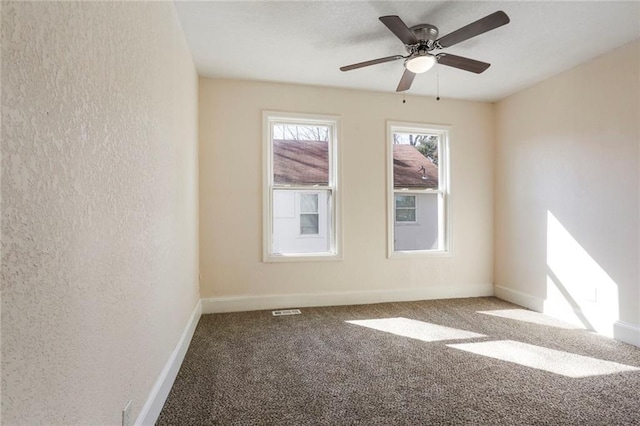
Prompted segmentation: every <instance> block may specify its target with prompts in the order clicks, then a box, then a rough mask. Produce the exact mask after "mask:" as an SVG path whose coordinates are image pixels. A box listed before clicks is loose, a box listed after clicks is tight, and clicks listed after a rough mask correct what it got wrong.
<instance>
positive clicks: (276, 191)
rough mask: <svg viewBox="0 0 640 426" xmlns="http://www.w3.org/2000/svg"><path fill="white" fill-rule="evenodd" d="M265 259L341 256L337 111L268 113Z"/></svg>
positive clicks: (265, 118) (311, 258) (266, 116)
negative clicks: (329, 114)
mask: <svg viewBox="0 0 640 426" xmlns="http://www.w3.org/2000/svg"><path fill="white" fill-rule="evenodd" d="M264 132H265V136H264V139H265V146H264V153H265V177H264V181H265V188H264V195H265V196H264V209H265V214H264V220H265V221H264V256H263V257H264V260H265V261H283V260H318V259H336V258H339V244H338V223H337V218H338V217H339V215H338V214H337V212H338V207H339V202H338V193H337V182H338V167H337V161H338V159H337V135H338V119H337V118H336V117H326V116H314V115H303V114H285V113H275V112H265V113H264Z"/></svg>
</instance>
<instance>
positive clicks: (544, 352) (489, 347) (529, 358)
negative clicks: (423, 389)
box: [447, 340, 640, 378]
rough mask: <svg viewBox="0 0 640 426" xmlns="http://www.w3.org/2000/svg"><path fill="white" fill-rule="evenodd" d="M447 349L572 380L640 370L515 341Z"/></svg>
mask: <svg viewBox="0 0 640 426" xmlns="http://www.w3.org/2000/svg"><path fill="white" fill-rule="evenodd" d="M447 347H450V348H454V349H459V350H462V351H466V352H471V353H474V354H477V355H483V356H486V357H490V358H495V359H499V360H502V361H507V362H512V363H515V364H520V365H523V366H525V367H531V368H535V369H538V370H544V371H548V372H550V373H555V374H560V375H562V376H566V377H573V378H579V377H591V376H601V375H606V374H614V373H621V372H625V371H640V368H637V367H632V366H629V365H624V364H618V363H617V362H611V361H604V360H601V359H597V358H591V357H588V356H582V355H576V354H572V353H569V352H564V351H558V350H555V349H548V348H544V347H541V346H535V345H529V344H527V343H521V342H514V341H512V340H500V341H495V342H480V343H460V344H452V345H447Z"/></svg>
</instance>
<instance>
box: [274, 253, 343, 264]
mask: <svg viewBox="0 0 640 426" xmlns="http://www.w3.org/2000/svg"><path fill="white" fill-rule="evenodd" d="M262 261H263V262H264V263H287V262H339V261H342V254H340V253H308V254H265V255H264V256H263V259H262Z"/></svg>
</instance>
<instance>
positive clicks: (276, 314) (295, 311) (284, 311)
mask: <svg viewBox="0 0 640 426" xmlns="http://www.w3.org/2000/svg"><path fill="white" fill-rule="evenodd" d="M271 313H272V314H273V316H274V317H280V316H282V315H299V314H301V313H302V312H300V309H282V310H280V311H272V312H271Z"/></svg>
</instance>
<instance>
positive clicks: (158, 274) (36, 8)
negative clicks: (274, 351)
mask: <svg viewBox="0 0 640 426" xmlns="http://www.w3.org/2000/svg"><path fill="white" fill-rule="evenodd" d="M197 85H198V81H197V75H196V72H195V69H194V66H193V63H192V60H191V56H190V54H189V51H188V49H187V46H186V43H185V41H184V38H183V35H182V32H181V30H180V27H179V24H178V21H177V19H176V14H175V11H174V6H173V4H172V3H170V2H160V3H158V2H135V3H129V2H99V3H98V2H96V3H88V2H17V3H10V2H3V3H2V395H3V399H2V422H3V423H4V424H38V423H45V424H85V425H87V424H119V423H120V415H121V410H122V408H123V407H124V406H125V404H126V402H127V401H128V400H129V399H132V400H133V410H132V411H133V415H134V418H135V416H136V415H137V413H138V412H139V411H140V408H141V407H142V404H143V403H144V400H145V399H146V398H147V396H148V394H149V391H150V390H151V387H152V385H153V383H154V381H155V380H156V379H157V377H158V375H159V374H160V371H161V369H162V367H163V365H164V364H165V362H166V361H167V359H168V357H169V355H170V353H171V351H172V350H173V348H174V347H175V345H176V343H177V341H178V338H179V336H180V334H181V332H182V330H183V328H184V326H185V324H186V322H187V320H188V318H189V316H190V314H191V312H192V310H193V308H194V306H195V304H196V301H197V299H198V287H197V286H198V284H197V281H198V272H197V269H198V256H197V239H198V238H197V233H198V229H197V228H198V226H197Z"/></svg>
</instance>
